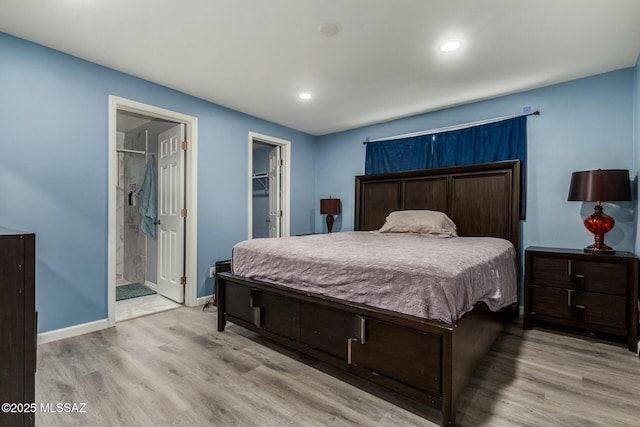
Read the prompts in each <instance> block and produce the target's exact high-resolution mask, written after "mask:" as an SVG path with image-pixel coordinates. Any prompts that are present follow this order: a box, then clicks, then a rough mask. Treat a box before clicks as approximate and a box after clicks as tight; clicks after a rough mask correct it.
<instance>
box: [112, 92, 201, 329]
mask: <svg viewBox="0 0 640 427" xmlns="http://www.w3.org/2000/svg"><path fill="white" fill-rule="evenodd" d="M109 126H110V138H109V159H110V161H109V235H108V259H109V260H108V266H109V268H108V275H109V278H108V321H109V326H113V325H115V322H116V321H121V320H127V319H130V318H134V317H139V316H142V315H147V314H151V313H154V312H159V311H164V310H167V309H172V308H176V307H180V306H181V305H182V304H183V303H185V304H186V305H190V306H193V305H196V304H197V298H196V294H195V287H196V276H197V275H196V272H195V271H196V267H195V263H196V259H195V258H196V257H195V256H194V255H192V254H194V253H195V248H196V241H195V240H196V235H195V229H196V228H195V225H196V224H195V222H196V215H195V212H196V194H197V193H196V189H195V188H194V187H195V185H196V184H195V182H196V179H195V177H196V176H197V175H195V172H196V171H195V168H196V163H197V162H196V161H195V160H196V159H197V157H196V152H195V151H193V152H190V150H195V149H196V144H195V134H196V132H195V129H196V119H195V118H192V117H189V116H184V115H181V114H179V113H173V112H170V111H167V110H161V109H158V108H156V107H152V106H146V105H144V104H139V103H136V102H134V101H128V100H124V99H121V98H116V97H110V116H109ZM190 169H194V170H190ZM190 211H191V212H190ZM190 213H192V215H190ZM189 278H191V280H189Z"/></svg>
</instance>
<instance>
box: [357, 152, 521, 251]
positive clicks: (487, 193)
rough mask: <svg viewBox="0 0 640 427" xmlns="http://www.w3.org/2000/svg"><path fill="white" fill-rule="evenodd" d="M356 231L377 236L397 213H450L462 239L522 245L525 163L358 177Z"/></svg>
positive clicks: (503, 163) (513, 161) (500, 163)
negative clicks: (522, 169) (522, 174)
mask: <svg viewBox="0 0 640 427" xmlns="http://www.w3.org/2000/svg"><path fill="white" fill-rule="evenodd" d="M355 209H356V212H355V213H356V217H355V222H354V226H355V229H356V230H377V229H379V228H380V227H382V225H383V224H384V221H385V219H386V217H387V215H389V213H391V212H393V211H399V210H407V209H429V210H437V211H441V212H444V213H446V214H447V215H448V216H449V217H450V218H451V219H452V220H453V222H454V223H455V224H456V226H457V227H458V234H459V235H460V236H482V237H500V238H503V239H507V240H510V241H511V242H512V243H513V245H514V246H515V248H516V249H519V244H520V222H519V220H520V161H519V160H509V161H504V162H495V163H483V164H478V165H470V166H456V167H450V168H438V169H425V170H416V171H408V172H398V173H388V174H377V175H361V176H357V177H356V206H355Z"/></svg>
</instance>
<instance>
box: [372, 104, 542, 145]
mask: <svg viewBox="0 0 640 427" xmlns="http://www.w3.org/2000/svg"><path fill="white" fill-rule="evenodd" d="M539 115H540V111H538V110H536V111H534V112H533V113H527V114H517V115H514V116H504V117H496V118H493V119H486V120H480V121H477V122H469V123H463V124H459V125H453V126H446V127H442V128H437V129H430V130H423V131H420V132H413V133H405V134H403V135H395V136H388V137H386V138H378V139H369V138H367V139H366V140H364V141H362V143H363V144H367V143H368V142H379V141H391V140H394V139H403V138H411V137H414V136H423V135H431V134H434V133H440V132H446V131H450V130H460V129H466V128H470V127H473V126H480V125H486V124H489V123H494V122H499V121H502V120H507V119H513V118H516V117H526V116H539Z"/></svg>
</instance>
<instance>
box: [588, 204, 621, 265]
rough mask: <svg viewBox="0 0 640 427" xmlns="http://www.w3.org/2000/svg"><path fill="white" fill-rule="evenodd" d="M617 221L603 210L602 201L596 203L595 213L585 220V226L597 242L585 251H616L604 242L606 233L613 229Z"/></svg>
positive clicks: (609, 252) (608, 252)
mask: <svg viewBox="0 0 640 427" xmlns="http://www.w3.org/2000/svg"><path fill="white" fill-rule="evenodd" d="M615 223H616V222H615V221H614V219H613V218H611V217H610V216H609V215H607V214H605V213H604V212H602V205H600V202H598V203H596V206H595V212H594V213H593V215H591V216H590V217H588V218H587V219H585V220H584V226H585V227H586V228H587V230H589V231H590V232H592V233H593V237H594V240H595V242H594V243H593V244H592V245H589V246H587V247H586V248H584V251H585V252H597V253H607V254H611V253H614V252H615V250H614V249H613V248H611V247H609V246H607V245H605V244H604V235H605V234H606V233H608V232H609V231H611V230H612V229H613V226H614V225H615Z"/></svg>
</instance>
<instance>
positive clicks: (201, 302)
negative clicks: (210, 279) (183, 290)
mask: <svg viewBox="0 0 640 427" xmlns="http://www.w3.org/2000/svg"><path fill="white" fill-rule="evenodd" d="M212 296H213V295H207V296H204V297H200V298H198V299H196V307H197V306H199V305H205V304H206V303H208V302H209V300H210V299H211V297H212Z"/></svg>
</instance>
